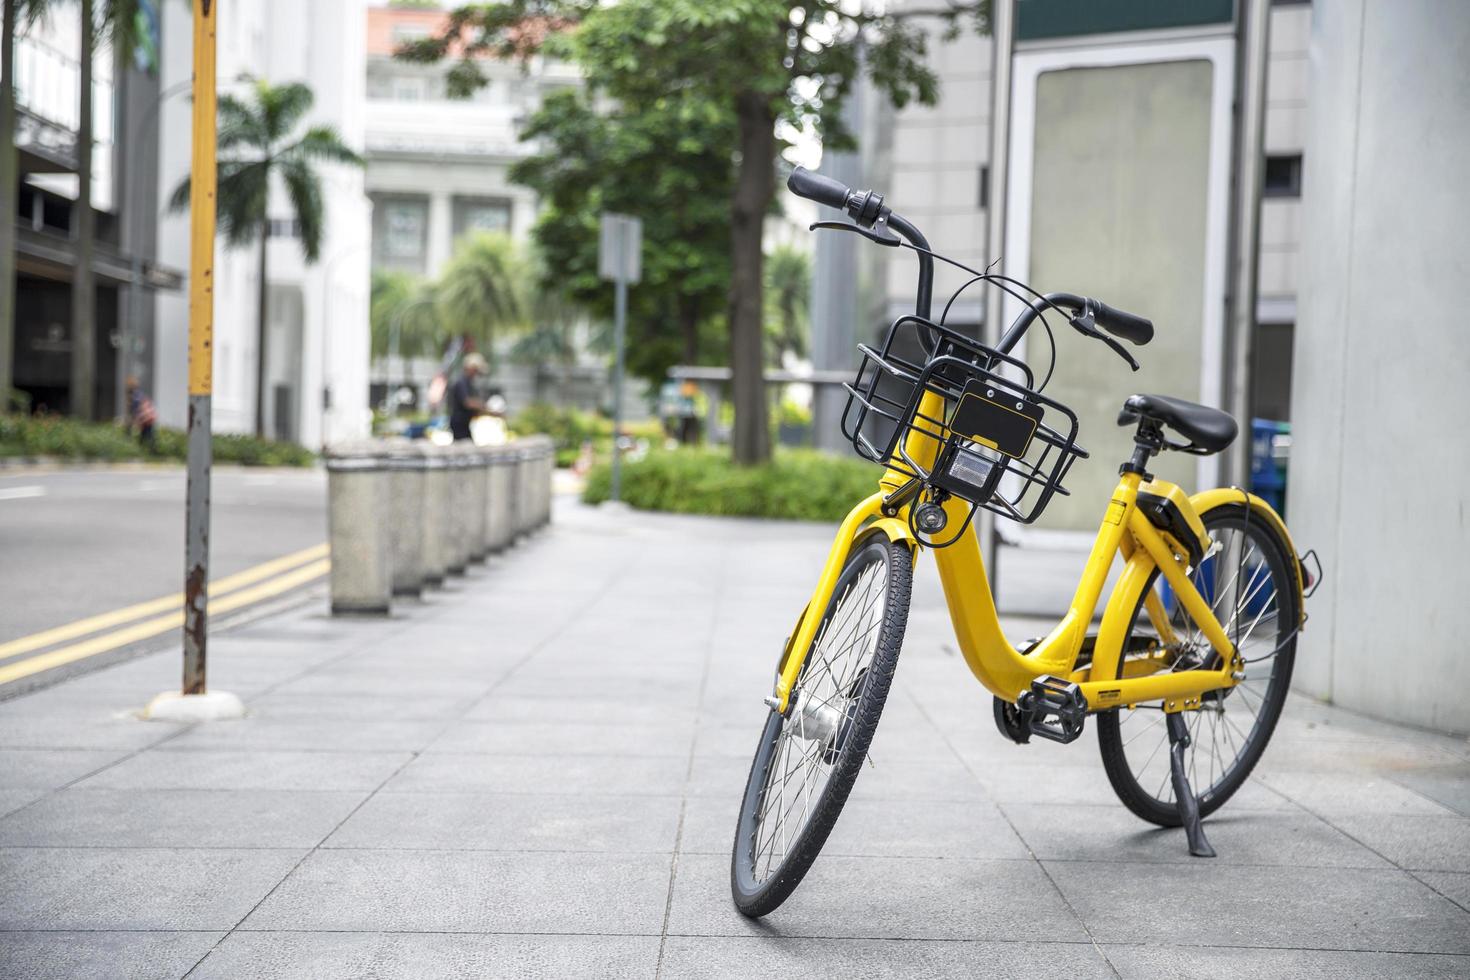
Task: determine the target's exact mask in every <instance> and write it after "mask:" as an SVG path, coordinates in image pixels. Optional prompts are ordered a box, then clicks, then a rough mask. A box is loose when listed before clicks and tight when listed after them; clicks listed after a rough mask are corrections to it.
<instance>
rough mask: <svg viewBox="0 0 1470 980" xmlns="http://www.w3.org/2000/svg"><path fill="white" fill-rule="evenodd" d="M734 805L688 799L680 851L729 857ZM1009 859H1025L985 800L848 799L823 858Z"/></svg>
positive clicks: (1015, 839)
mask: <svg viewBox="0 0 1470 980" xmlns="http://www.w3.org/2000/svg"><path fill="white" fill-rule="evenodd" d="M738 812H739V807H738V805H737V804H736V803H734V802H732V801H726V800H722V799H712V798H701V799H692V800H690V801H689V804H688V807H687V809H686V812H685V816H684V833H683V836H682V838H681V840H680V844H679V849H680V850H681V851H683V852H685V853H690V852H696V853H706V854H729V853H730V847H731V841H732V839H733V837H734V833H735V820H736V814H737V813H738ZM841 855H848V856H859V855H870V856H874V857H885V858H888V857H952V856H962V857H965V858H1010V859H1015V860H1023V859H1025V858H1026V857H1027V856H1028V855H1027V852H1026V848H1025V846H1024V845H1023V844H1022V843H1021V839H1020V838H1019V837H1017V836H1016V832H1015V831H1014V830H1012V829H1011V827H1010V824H1008V823H1007V822H1006V821H1005V819H1004V818H1003V817H1002V816H1001V814H1000V811H999V810H997V809H996V807H995V804H993V803H989V802H986V801H984V800H975V801H970V802H962V803H944V802H936V801H933V800H923V801H905V800H868V799H855V798H854V799H849V800H848V801H847V804H846V805H845V806H844V807H843V808H842V814H841V816H840V817H839V818H838V820H837V826H836V827H835V828H834V829H833V831H832V836H831V837H829V838H828V839H827V843H826V844H825V845H823V847H822V856H823V857H824V858H825V857H828V856H832V857H836V856H841Z"/></svg>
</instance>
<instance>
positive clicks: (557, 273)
mask: <svg viewBox="0 0 1470 980" xmlns="http://www.w3.org/2000/svg"><path fill="white" fill-rule="evenodd" d="M521 135H522V138H524V139H526V140H534V141H536V142H537V143H538V144H539V146H540V151H539V152H538V153H536V154H534V155H532V156H530V157H528V158H527V159H525V160H522V161H521V162H519V163H517V164H516V165H515V166H514V167H512V168H511V174H510V176H511V179H512V180H513V181H515V182H517V183H520V184H523V185H525V186H527V187H530V188H531V189H532V190H534V191H536V193H537V194H538V195H539V197H540V200H541V205H542V211H541V215H540V218H539V219H538V221H537V224H536V229H535V232H534V236H535V239H536V242H537V245H538V249H539V251H540V253H541V257H542V268H543V269H544V270H545V273H544V275H543V277H542V280H541V281H542V286H543V289H544V290H550V291H553V292H555V291H564V292H565V294H566V295H567V296H568V297H569V298H570V299H572V300H573V301H575V302H577V303H578V304H580V305H582V306H584V307H586V308H587V309H588V310H590V311H592V312H593V313H594V314H596V315H597V316H599V317H602V318H607V317H610V316H611V315H612V289H611V287H610V286H609V284H608V283H606V282H605V281H603V280H602V279H601V278H599V276H598V275H597V246H598V220H599V216H600V215H601V213H602V212H603V211H614V212H618V213H621V214H631V215H634V216H636V217H638V218H640V219H642V221H643V270H642V271H643V275H642V281H641V282H640V283H639V284H638V286H637V288H635V289H633V290H631V291H630V293H629V297H628V299H629V311H628V332H629V342H628V368H629V370H630V371H631V372H632V373H634V374H636V375H638V376H640V377H643V378H646V379H647V380H648V381H650V382H651V383H652V384H654V385H657V384H659V383H660V382H662V381H663V380H664V378H665V377H666V376H667V373H668V369H669V368H670V367H671V366H672V365H674V364H676V363H680V362H683V363H685V364H696V363H699V361H700V359H701V352H702V350H703V349H706V348H708V347H709V344H708V343H704V342H702V341H703V338H702V334H703V333H705V332H707V330H708V329H709V324H710V322H711V320H712V318H713V317H715V316H716V315H717V313H718V311H719V310H720V309H721V307H722V306H723V303H724V299H725V296H726V293H727V291H728V289H729V281H730V254H729V242H728V238H727V235H726V234H725V231H724V215H725V207H726V203H725V202H726V201H727V200H728V198H729V193H730V186H731V182H732V179H733V176H734V167H733V164H732V161H731V157H730V149H729V148H730V144H731V142H732V140H733V138H734V119H733V117H732V116H731V115H730V113H729V112H728V111H726V109H725V107H724V105H723V104H722V103H720V102H715V101H711V100H709V99H705V98H696V97H687V98H681V97H676V96H672V95H665V96H662V97H660V98H658V99H654V100H652V101H651V102H649V103H647V104H644V105H640V106H630V105H623V106H619V107H616V108H615V109H613V110H611V111H599V109H598V107H596V106H595V105H594V103H593V99H592V97H591V96H589V95H587V94H584V93H580V92H574V91H566V92H559V93H556V94H554V95H551V96H549V97H548V98H547V99H546V101H545V102H544V103H543V104H542V106H541V108H540V109H539V110H538V111H537V112H536V113H535V114H533V115H532V116H531V118H530V119H529V120H528V122H527V125H526V127H525V128H524V129H523V131H522V134H521Z"/></svg>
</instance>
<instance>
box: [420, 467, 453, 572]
mask: <svg viewBox="0 0 1470 980" xmlns="http://www.w3.org/2000/svg"><path fill="white" fill-rule="evenodd" d="M423 453H424V506H423V508H422V511H421V512H420V514H419V521H418V528H419V534H420V536H421V544H420V547H421V548H422V551H423V562H424V584H425V585H429V586H438V585H443V584H444V576H445V575H447V574H449V552H448V548H447V546H446V544H445V542H446V541H447V540H448V533H449V532H448V529H447V527H446V525H447V524H448V522H449V479H450V470H449V460H448V458H447V456H446V453H445V450H444V448H443V447H442V446H435V445H433V444H432V443H428V444H425V445H424V447H423Z"/></svg>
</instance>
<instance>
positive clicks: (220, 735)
mask: <svg viewBox="0 0 1470 980" xmlns="http://www.w3.org/2000/svg"><path fill="white" fill-rule="evenodd" d="M443 730H444V722H443V721H442V720H439V721H434V720H422V721H372V722H365V721H347V720H344V719H331V718H270V717H263V718H252V717H250V716H248V715H247V716H246V717H245V718H242V719H240V720H239V721H221V722H215V723H213V724H210V725H199V726H197V727H195V728H193V729H191V730H190V731H187V732H185V733H184V734H182V735H180V736H179V737H178V739H177V740H175V741H173V742H172V743H171V747H172V748H179V749H195V748H208V749H237V750H240V751H259V750H262V749H265V750H270V749H297V750H300V751H311V752H417V751H421V750H422V749H423V748H424V747H425V746H427V745H428V744H429V743H430V742H432V741H433V740H434V739H435V738H436V737H437V736H438V734H439V733H440V732H442V731H443Z"/></svg>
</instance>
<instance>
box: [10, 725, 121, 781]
mask: <svg viewBox="0 0 1470 980" xmlns="http://www.w3.org/2000/svg"><path fill="white" fill-rule="evenodd" d="M0 710H3V706H0ZM128 751H129V750H127V749H0V786H4V787H5V788H6V789H8V790H16V789H56V788H57V787H59V786H64V785H66V784H67V783H69V782H71V781H72V780H74V779H80V778H81V777H83V776H85V775H87V774H88V773H90V772H95V771H96V770H98V769H101V768H102V767H103V766H106V765H108V764H109V763H112V762H116V761H117V760H118V759H121V758H123V757H124V756H125V755H127V754H128Z"/></svg>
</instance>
